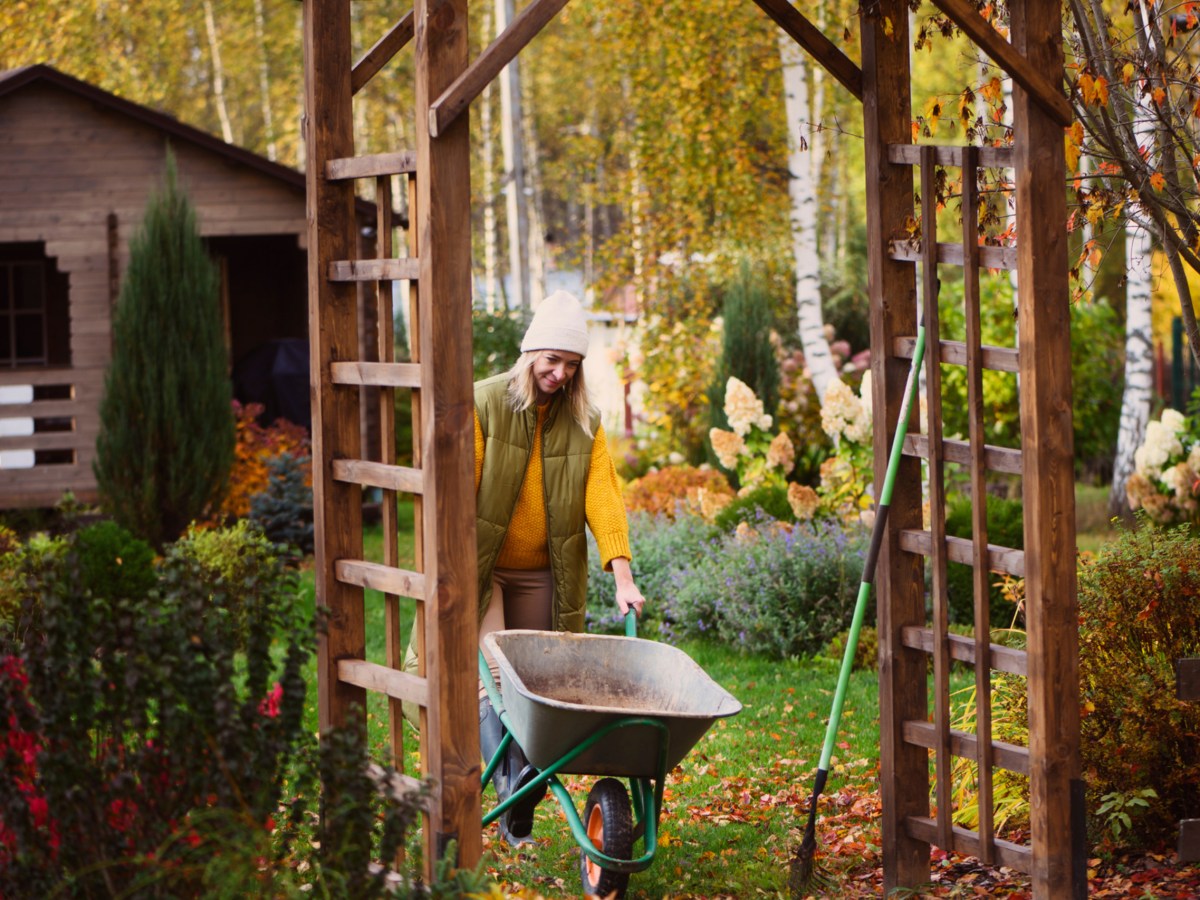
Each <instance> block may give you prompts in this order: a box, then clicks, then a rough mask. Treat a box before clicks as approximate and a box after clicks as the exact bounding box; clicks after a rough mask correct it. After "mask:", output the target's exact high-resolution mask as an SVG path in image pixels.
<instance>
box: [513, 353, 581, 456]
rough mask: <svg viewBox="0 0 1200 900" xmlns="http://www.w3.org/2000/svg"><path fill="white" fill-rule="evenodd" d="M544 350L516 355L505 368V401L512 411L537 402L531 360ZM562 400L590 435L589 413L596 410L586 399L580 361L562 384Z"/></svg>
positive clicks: (534, 359) (522, 409)
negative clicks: (509, 367)
mask: <svg viewBox="0 0 1200 900" xmlns="http://www.w3.org/2000/svg"><path fill="white" fill-rule="evenodd" d="M545 352H547V351H545V350H527V351H525V352H524V353H522V354H521V355H520V356H519V357H517V361H516V362H515V363H513V367H512V368H511V369H509V370H508V402H509V404H510V405H511V406H512V408H513V411H514V412H524V411H525V410H527V409H529V407H531V406H535V405H536V404H537V396H538V391H537V382H536V381H535V380H534V377H533V364H534V363H535V362H536V361H537V358H538V357H539V356H541V355H542V354H543V353H545ZM562 394H563V402H564V403H565V404H566V405H567V412H568V413H569V414H570V416H571V418H572V419H574V420H575V421H576V422H577V423H579V427H580V428H582V429H583V433H584V434H586V435H587V436H588V437H592V416H593V415H594V413H595V410H594V409H593V407H592V403H591V401H590V400H589V399H588V391H587V382H586V381H585V380H584V377H583V362H582V361H580V364H579V368H578V369H576V370H575V374H574V375H573V376H571V380H570V381H568V382H567V383H566V384H564V385H563V387H562Z"/></svg>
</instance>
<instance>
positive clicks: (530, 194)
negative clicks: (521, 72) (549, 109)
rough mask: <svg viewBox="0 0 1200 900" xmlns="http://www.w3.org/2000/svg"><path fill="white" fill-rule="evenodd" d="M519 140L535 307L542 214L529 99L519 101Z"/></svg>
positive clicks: (542, 289)
mask: <svg viewBox="0 0 1200 900" xmlns="http://www.w3.org/2000/svg"><path fill="white" fill-rule="evenodd" d="M521 140H522V142H523V143H524V145H525V161H526V165H525V174H526V178H525V185H526V209H527V211H528V212H527V214H528V217H529V258H528V266H529V305H530V306H533V307H536V306H537V305H538V304H539V303H541V302H542V298H543V297H545V296H546V217H545V215H544V214H543V210H542V171H541V166H540V165H539V159H540V156H539V153H538V141H537V128H536V127H535V126H534V121H533V100H532V98H531V97H528V96H524V99H523V100H522V103H521Z"/></svg>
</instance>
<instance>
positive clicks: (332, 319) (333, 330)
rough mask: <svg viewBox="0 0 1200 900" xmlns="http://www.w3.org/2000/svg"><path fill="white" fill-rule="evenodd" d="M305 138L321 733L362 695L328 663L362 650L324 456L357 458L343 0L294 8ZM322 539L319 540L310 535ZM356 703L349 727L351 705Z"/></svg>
mask: <svg viewBox="0 0 1200 900" xmlns="http://www.w3.org/2000/svg"><path fill="white" fill-rule="evenodd" d="M304 53H305V67H304V71H305V110H306V114H305V122H304V129H305V140H306V146H307V159H308V165H307V176H306V179H307V191H308V199H307V218H308V321H309V352H310V354H311V357H312V366H311V373H312V374H311V380H312V404H313V410H312V413H313V427H312V451H313V452H312V459H313V518H314V525H315V528H316V533H317V535H318V540H317V541H316V546H315V551H314V560H313V573H314V580H315V583H316V599H317V603H318V604H319V605H321V606H325V607H326V608H328V610H329V628H328V631H327V633H326V634H323V635H321V636H320V638H319V641H318V645H317V665H318V667H319V669H320V680H319V683H320V688H319V696H318V706H319V717H320V726H321V732H322V733H325V732H327V731H328V730H329V729H331V728H335V727H339V726H342V725H347V724H353V725H355V726H357V727H359V728H365V727H366V703H365V693H364V691H363V689H362V688H359V687H355V686H353V685H350V684H346V683H344V682H341V681H339V679H338V672H337V666H338V660H341V659H362V658H363V656H364V655H365V652H366V635H365V630H364V620H363V593H362V588H361V587H357V586H355V585H351V584H347V583H345V582H340V581H338V580H337V578H336V577H335V575H334V566H333V563H334V561H335V560H338V559H357V558H358V557H360V556H361V555H362V489H361V488H360V487H359V486H358V485H353V484H349V483H346V482H339V481H335V480H334V478H333V460H334V459H337V458H343V459H358V458H360V456H361V453H360V444H359V403H358V388H356V387H336V386H334V385H333V383H332V382H331V381H330V373H329V363H330V362H334V361H340V360H355V359H358V291H357V289H356V287H355V285H354V284H353V283H350V282H340V283H339V282H333V281H330V280H329V277H328V276H329V264H330V263H331V262H333V261H335V260H345V259H351V258H353V255H354V254H353V250H354V247H355V237H356V235H355V230H356V229H355V218H354V191H353V185H352V183H351V182H349V181H340V182H339V181H329V180H327V179H326V177H325V172H326V162H327V161H328V160H330V159H338V158H342V157H348V156H353V155H354V131H353V121H352V118H351V110H350V96H351V95H350V6H349V3H348V2H346V0H308V2H307V3H305V4H304ZM322 535H323V536H324V537H323V538H321V537H320V536H322ZM352 707H356V709H357V711H356V712H355V714H354V719H353V722H352V723H351V719H350V712H351V708H352Z"/></svg>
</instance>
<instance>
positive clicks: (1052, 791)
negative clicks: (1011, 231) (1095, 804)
mask: <svg viewBox="0 0 1200 900" xmlns="http://www.w3.org/2000/svg"><path fill="white" fill-rule="evenodd" d="M1009 11H1010V13H1011V15H1012V46H1013V47H1014V48H1015V49H1016V50H1017V51H1019V52H1020V53H1021V54H1022V55H1023V56H1024V58H1025V60H1027V69H1028V70H1029V71H1032V72H1040V73H1046V75H1047V76H1050V75H1053V77H1055V78H1060V77H1061V73H1062V68H1063V33H1062V4H1061V3H1060V2H1057V0H1013V2H1010V3H1009ZM1013 136H1014V144H1013V152H1014V155H1015V162H1016V167H1015V181H1016V217H1017V218H1016V226H1017V229H1016V234H1017V251H1018V254H1017V255H1018V258H1019V264H1018V267H1017V310H1018V315H1017V345H1018V347H1019V348H1020V353H1021V371H1020V392H1019V394H1020V396H1019V400H1020V417H1021V449H1022V450H1023V451H1024V453H1025V456H1024V460H1023V462H1024V465H1025V476H1024V478H1023V479H1022V485H1023V490H1022V500H1023V502H1024V506H1025V510H1024V519H1025V616H1026V624H1027V630H1028V636H1029V637H1028V641H1029V643H1028V650H1029V679H1028V696H1029V750H1030V771H1029V791H1030V802H1029V807H1030V832H1031V842H1032V845H1033V867H1032V871H1031V872H1030V875H1031V876H1032V882H1033V895H1034V897H1035V898H1036V900H1051V898H1053V900H1059V898H1063V900H1068V898H1079V900H1082V898H1084V897H1086V896H1087V844H1086V821H1085V810H1084V807H1083V780H1082V771H1081V769H1080V761H1079V740H1080V738H1079V665H1078V660H1079V604H1078V598H1077V586H1076V576H1075V573H1076V560H1075V555H1076V547H1075V452H1074V438H1073V435H1074V429H1073V427H1072V423H1071V410H1072V408H1073V398H1072V392H1071V294H1070V285H1069V273H1068V262H1067V259H1068V256H1069V247H1068V244H1067V228H1066V222H1067V200H1066V191H1064V190H1063V184H1064V182H1065V179H1066V161H1065V153H1064V149H1063V131H1062V122H1061V121H1059V120H1057V119H1056V118H1054V117H1053V116H1052V115H1051V114H1050V113H1049V112H1047V110H1046V109H1045V107H1044V105H1043V104H1042V103H1040V102H1039V101H1038V99H1037V97H1036V96H1035V95H1034V93H1033V92H1032V91H1030V90H1028V89H1027V88H1026V87H1025V86H1024V85H1023V84H1022V83H1021V82H1020V81H1018V82H1017V84H1016V85H1015V87H1014V90H1013Z"/></svg>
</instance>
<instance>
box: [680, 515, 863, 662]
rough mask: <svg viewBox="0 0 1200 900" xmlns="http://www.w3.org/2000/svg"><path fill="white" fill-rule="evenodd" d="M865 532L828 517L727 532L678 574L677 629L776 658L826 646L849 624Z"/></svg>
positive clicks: (819, 649) (774, 523) (687, 633)
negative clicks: (799, 522) (827, 520)
mask: <svg viewBox="0 0 1200 900" xmlns="http://www.w3.org/2000/svg"><path fill="white" fill-rule="evenodd" d="M866 545H867V533H866V530H865V529H863V528H860V527H851V528H849V529H845V530H844V529H843V528H841V527H840V526H837V525H833V524H830V523H826V522H813V523H801V524H797V525H794V526H789V525H785V524H783V523H780V522H771V523H768V524H765V525H763V526H761V527H760V528H759V529H758V530H757V531H755V530H753V529H751V530H748V531H745V533H740V534H727V535H724V536H722V537H721V538H719V539H718V540H717V541H715V542H714V544H713V546H712V547H711V548H710V549H711V552H708V553H706V554H705V555H704V556H703V557H701V558H700V559H699V560H698V561H697V563H696V564H695V565H693V566H692V567H690V568H689V569H688V570H686V571H681V572H679V573H678V575H677V580H678V583H679V586H678V590H677V593H676V596H675V598H674V602H673V603H672V604H671V605H670V606H669V608H668V609H667V610H666V615H667V619H668V621H669V622H670V623H672V626H673V628H674V630H675V631H677V632H682V633H683V634H685V635H688V636H699V635H704V634H707V635H710V636H712V635H715V636H716V637H717V638H718V639H720V640H721V641H723V642H724V643H725V644H726V645H727V646H730V647H736V648H737V649H740V650H742V651H745V652H750V653H765V654H768V655H771V656H775V657H777V658H781V659H783V658H789V657H793V656H802V655H813V654H816V653H820V652H821V651H822V650H823V649H824V648H825V647H826V646H827V645H828V644H829V642H830V641H831V640H832V639H833V637H834V635H836V634H838V633H839V632H841V631H843V630H845V629H846V628H848V627H849V625H850V620H851V618H852V617H853V614H854V604H855V599H856V598H857V596H858V586H859V583H860V579H861V577H862V565H863V557H864V555H865V553H866Z"/></svg>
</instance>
